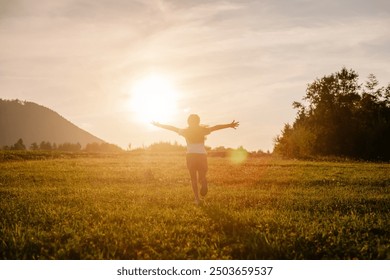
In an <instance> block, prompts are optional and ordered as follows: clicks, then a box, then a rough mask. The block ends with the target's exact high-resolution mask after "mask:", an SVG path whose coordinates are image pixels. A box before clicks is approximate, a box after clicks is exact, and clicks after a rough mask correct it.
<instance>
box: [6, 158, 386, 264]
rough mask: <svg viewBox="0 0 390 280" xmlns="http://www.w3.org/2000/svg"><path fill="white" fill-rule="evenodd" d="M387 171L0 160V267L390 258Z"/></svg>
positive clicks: (221, 161) (293, 164) (212, 161)
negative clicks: (197, 175)
mask: <svg viewBox="0 0 390 280" xmlns="http://www.w3.org/2000/svg"><path fill="white" fill-rule="evenodd" d="M389 174H390V165H389V164H380V163H363V162H309V161H286V160H280V159H273V158H269V157H268V158H249V159H248V160H247V161H246V162H245V163H243V164H241V165H234V164H231V163H230V162H229V160H228V159H227V158H213V157H210V158H209V173H208V179H209V194H208V196H207V201H206V203H205V204H204V205H202V206H196V205H195V204H194V203H193V194H192V191H191V187H190V183H189V176H188V174H187V170H186V166H185V157H184V155H172V154H171V155H170V154H166V155H164V154H160V155H158V154H155V155H152V154H147V153H145V154H142V153H140V154H135V153H133V154H119V155H96V154H95V155H93V154H82V153H80V154H64V153H57V154H52V153H39V152H37V153H31V152H25V153H15V152H14V153H11V152H2V153H1V154H0V207H1V208H0V258H1V259H389V258H390V241H389V240H390V219H389V218H390V217H389V213H390V176H389Z"/></svg>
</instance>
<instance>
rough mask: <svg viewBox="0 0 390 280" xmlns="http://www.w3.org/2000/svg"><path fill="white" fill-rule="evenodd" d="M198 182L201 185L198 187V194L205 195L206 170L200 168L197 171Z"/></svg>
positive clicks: (206, 189)
mask: <svg viewBox="0 0 390 280" xmlns="http://www.w3.org/2000/svg"><path fill="white" fill-rule="evenodd" d="M199 182H200V184H201V185H202V187H201V189H200V195H201V196H206V194H207V191H208V188H207V178H206V171H204V170H202V171H199Z"/></svg>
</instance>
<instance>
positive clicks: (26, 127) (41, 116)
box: [0, 99, 104, 148]
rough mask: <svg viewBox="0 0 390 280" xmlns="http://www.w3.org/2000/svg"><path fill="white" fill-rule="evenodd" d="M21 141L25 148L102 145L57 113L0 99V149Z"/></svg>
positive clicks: (95, 138)
mask: <svg viewBox="0 0 390 280" xmlns="http://www.w3.org/2000/svg"><path fill="white" fill-rule="evenodd" d="M20 138H22V139H23V142H24V144H25V145H26V147H29V146H30V145H31V144H32V143H34V142H35V143H38V144H39V143H40V142H42V141H49V142H51V143H57V144H62V143H66V142H68V143H80V144H81V145H82V146H85V145H86V144H88V143H93V142H97V143H103V142H104V141H103V140H101V139H99V138H97V137H96V136H93V135H92V134H90V133H89V132H87V131H85V130H82V129H81V128H79V127H77V126H76V125H74V124H72V123H71V122H70V121H68V120H66V119H65V118H63V117H62V116H60V115H59V114H58V113H56V112H54V111H52V110H50V109H48V108H46V107H44V106H41V105H38V104H36V103H33V102H22V101H19V100H2V99H0V148H1V147H3V146H5V145H7V146H10V145H13V144H15V142H16V141H18V139H20Z"/></svg>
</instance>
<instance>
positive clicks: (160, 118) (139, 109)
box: [130, 75, 177, 122]
mask: <svg viewBox="0 0 390 280" xmlns="http://www.w3.org/2000/svg"><path fill="white" fill-rule="evenodd" d="M176 103H177V93H176V91H175V89H174V88H173V86H172V84H171V82H170V81H169V80H168V79H167V78H164V77H163V76H158V75H151V76H147V77H144V78H143V79H140V80H138V81H137V82H136V83H135V84H134V86H133V87H132V89H131V98H130V108H131V110H132V112H134V113H135V115H136V118H137V119H138V120H139V121H141V122H151V121H157V122H167V121H170V120H171V119H172V117H173V116H174V115H175V114H176V111H177V107H176V106H177V104H176Z"/></svg>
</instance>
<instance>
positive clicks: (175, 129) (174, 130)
mask: <svg viewBox="0 0 390 280" xmlns="http://www.w3.org/2000/svg"><path fill="white" fill-rule="evenodd" d="M152 125H154V126H157V127H160V128H164V129H167V130H170V131H173V132H176V133H178V132H179V128H177V127H174V126H172V125H166V124H161V123H159V122H152Z"/></svg>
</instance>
